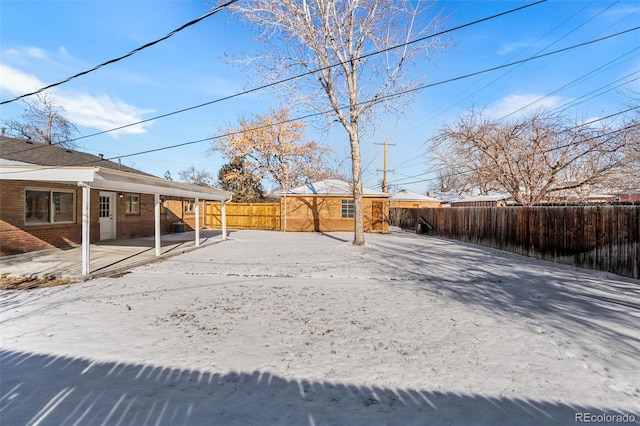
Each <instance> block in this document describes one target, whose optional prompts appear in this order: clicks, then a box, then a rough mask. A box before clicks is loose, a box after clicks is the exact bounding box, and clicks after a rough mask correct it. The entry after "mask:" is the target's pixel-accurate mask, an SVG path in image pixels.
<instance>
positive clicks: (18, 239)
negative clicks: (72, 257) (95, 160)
mask: <svg viewBox="0 0 640 426" xmlns="http://www.w3.org/2000/svg"><path fill="white" fill-rule="evenodd" d="M0 185H1V191H0V256H6V255H11V254H18V253H26V252H30V251H36V250H46V249H51V248H55V247H58V248H69V247H75V246H78V245H80V244H81V243H82V189H81V188H80V187H78V186H76V185H72V184H68V185H64V184H55V183H47V182H28V181H1V182H0ZM26 189H36V190H54V191H55V190H65V191H73V192H74V193H75V200H76V206H75V213H76V214H75V221H74V222H73V223H64V224H37V225H32V224H26V223H25V190H26ZM99 196H100V191H99V190H91V207H90V208H91V221H90V224H91V225H90V226H91V231H90V232H91V237H90V238H91V241H99V239H100V222H99V217H98V216H99V215H98V209H99V201H100V200H99ZM177 220H178V219H176V218H175V216H173V215H172V214H170V212H169V211H167V212H166V214H165V213H163V214H161V232H162V233H167V232H170V231H171V224H172V223H174V222H176V221H177ZM154 224H155V222H154V196H153V195H151V194H140V212H139V213H137V214H127V213H126V203H125V202H124V200H123V199H121V198H120V197H119V196H118V193H116V238H117V239H127V238H138V237H145V236H151V235H153V234H154V227H155V225H154Z"/></svg>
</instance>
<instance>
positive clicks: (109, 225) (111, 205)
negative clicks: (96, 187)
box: [98, 191, 116, 240]
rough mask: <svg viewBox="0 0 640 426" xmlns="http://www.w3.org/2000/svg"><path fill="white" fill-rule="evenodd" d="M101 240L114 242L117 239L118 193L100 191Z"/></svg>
mask: <svg viewBox="0 0 640 426" xmlns="http://www.w3.org/2000/svg"><path fill="white" fill-rule="evenodd" d="M98 213H99V216H100V239H101V240H113V239H114V238H116V193H115V192H102V191H100V205H99V207H98Z"/></svg>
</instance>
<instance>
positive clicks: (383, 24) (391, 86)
mask: <svg viewBox="0 0 640 426" xmlns="http://www.w3.org/2000/svg"><path fill="white" fill-rule="evenodd" d="M433 3H434V2H433V1H422V2H421V1H418V2H414V1H409V0H400V1H388V0H340V1H338V0H302V1H300V0H281V1H277V2H274V1H272V0H246V1H242V2H237V3H235V4H234V5H233V6H232V7H233V8H234V9H235V11H236V12H239V13H241V15H242V17H243V18H244V19H245V21H247V22H248V23H250V24H252V25H256V26H257V27H259V28H260V29H261V30H262V33H261V36H260V40H261V41H262V42H263V43H264V44H265V46H266V47H267V49H266V50H265V52H264V54H263V55H262V56H260V57H257V58H255V57H254V58H252V60H253V61H256V62H259V63H260V65H261V66H262V67H263V68H261V69H260V71H261V74H262V75H263V76H268V78H273V79H275V78H279V79H281V78H286V77H291V76H293V75H295V74H298V73H300V72H301V71H302V72H311V73H312V78H309V79H306V80H301V79H296V80H295V81H292V82H290V83H291V84H290V85H289V87H288V89H289V90H286V94H287V96H288V101H289V102H292V101H294V102H295V101H299V102H304V103H306V104H308V105H310V106H311V107H313V108H316V109H318V110H320V111H332V113H330V114H328V115H329V117H328V118H329V121H330V122H333V121H338V122H339V123H340V124H341V125H342V126H343V127H344V129H345V130H346V133H347V135H348V138H349V144H350V149H351V172H352V179H353V195H354V199H355V220H354V241H353V243H354V244H355V245H361V244H364V215H363V213H364V212H363V199H362V168H361V156H360V138H361V135H362V133H363V131H364V129H365V126H364V124H365V122H366V120H367V119H370V118H371V117H373V116H374V115H375V112H376V108H375V107H376V106H378V105H384V106H386V107H394V106H395V107H398V106H399V104H398V103H397V100H398V99H399V96H398V93H400V92H403V91H406V90H408V89H411V88H414V87H416V86H417V85H418V84H419V82H418V81H415V80H412V79H411V78H409V74H408V72H407V64H409V63H410V62H411V61H410V60H411V58H413V57H416V56H417V55H418V54H425V55H426V54H428V53H429V52H430V51H432V50H433V48H434V47H435V46H439V43H438V42H437V41H436V40H435V39H424V40H423V42H421V43H415V44H406V42H408V41H410V40H413V39H416V38H418V37H420V36H421V35H424V34H425V33H426V32H427V31H430V30H432V29H433V28H434V27H435V26H436V24H437V21H436V20H433V19H430V18H429V17H428V12H429V9H430V8H431V6H432V4H433ZM398 45H401V46H402V47H400V48H398V49H391V50H387V51H385V53H384V54H381V55H372V56H367V57H366V58H365V57H364V56H365V54H372V53H376V52H379V51H382V50H384V49H388V48H390V47H392V46H398Z"/></svg>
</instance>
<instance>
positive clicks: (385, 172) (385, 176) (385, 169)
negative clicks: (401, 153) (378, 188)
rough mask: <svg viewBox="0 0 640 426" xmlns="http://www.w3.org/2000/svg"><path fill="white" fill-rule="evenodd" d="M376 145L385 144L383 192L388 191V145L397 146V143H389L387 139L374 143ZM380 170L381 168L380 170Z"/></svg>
mask: <svg viewBox="0 0 640 426" xmlns="http://www.w3.org/2000/svg"><path fill="white" fill-rule="evenodd" d="M373 144H374V145H384V160H383V164H382V192H387V171H388V170H387V153H388V150H387V147H388V146H396V144H395V143H387V141H384V143H376V142H374V143H373ZM378 171H380V170H378Z"/></svg>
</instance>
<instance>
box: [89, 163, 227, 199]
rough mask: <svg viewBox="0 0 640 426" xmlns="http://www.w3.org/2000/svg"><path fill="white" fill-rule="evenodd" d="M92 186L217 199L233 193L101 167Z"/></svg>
mask: <svg viewBox="0 0 640 426" xmlns="http://www.w3.org/2000/svg"><path fill="white" fill-rule="evenodd" d="M91 186H92V187H93V188H96V189H107V190H113V191H126V192H140V193H143V194H161V195H167V196H172V197H182V198H200V199H203V200H215V201H227V200H230V199H231V195H232V193H231V192H228V191H222V190H220V189H215V188H208V187H199V186H197V185H191V184H187V183H182V182H174V181H170V180H166V179H161V178H157V177H155V176H145V175H137V174H134V173H128V172H122V171H118V170H111V169H99V171H98V173H97V176H96V179H95V180H94V182H93V184H92V185H91Z"/></svg>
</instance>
